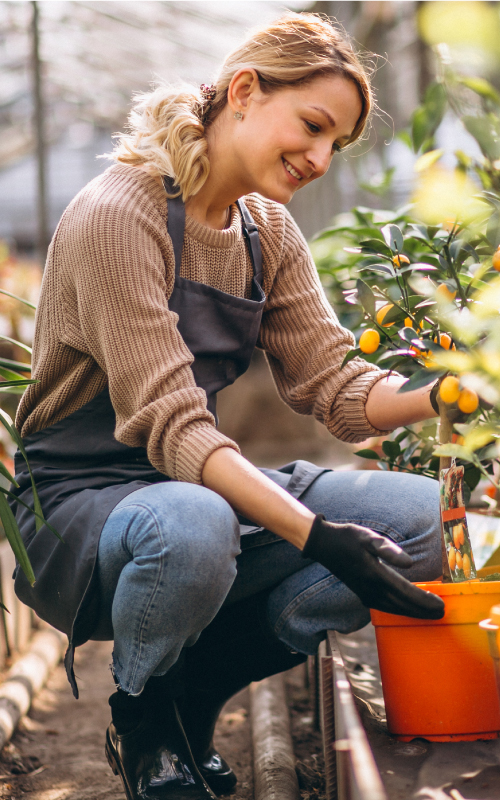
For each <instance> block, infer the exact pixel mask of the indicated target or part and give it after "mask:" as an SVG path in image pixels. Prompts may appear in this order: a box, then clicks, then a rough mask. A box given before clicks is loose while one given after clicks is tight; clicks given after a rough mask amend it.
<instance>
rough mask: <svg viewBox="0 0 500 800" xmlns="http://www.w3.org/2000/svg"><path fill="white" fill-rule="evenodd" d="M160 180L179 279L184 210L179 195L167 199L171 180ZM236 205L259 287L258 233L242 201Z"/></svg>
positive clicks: (171, 188)
mask: <svg viewBox="0 0 500 800" xmlns="http://www.w3.org/2000/svg"><path fill="white" fill-rule="evenodd" d="M162 179H163V185H164V186H165V191H166V193H167V207H168V215H167V231H168V235H169V236H170V238H171V240H172V246H173V248H174V257H175V274H176V276H177V277H179V276H180V272H181V258H182V246H183V244H184V227H185V224H186V209H185V207H184V203H183V201H182V197H181V195H179V196H178V197H168V195H169V194H171V193H172V192H173V191H174V186H175V183H174V180H173V178H169V177H168V176H167V175H163V176H162ZM236 205H237V206H238V208H239V211H240V214H241V217H242V229H243V236H244V237H245V240H246V243H247V247H248V251H249V253H250V258H251V260H252V266H253V274H254V277H255V279H256V281H257V283H258V284H259V286H260V285H261V284H262V249H261V246H260V239H259V231H258V228H257V225H256V224H255V222H254V221H253V218H252V215H251V214H250V212H249V210H248V208H247V207H246V205H245V203H244V202H243V200H237V201H236Z"/></svg>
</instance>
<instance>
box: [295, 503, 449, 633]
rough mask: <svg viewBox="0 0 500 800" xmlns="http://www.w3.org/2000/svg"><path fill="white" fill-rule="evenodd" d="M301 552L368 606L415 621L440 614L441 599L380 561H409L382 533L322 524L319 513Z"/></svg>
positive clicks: (403, 564)
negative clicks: (327, 571) (332, 575)
mask: <svg viewBox="0 0 500 800" xmlns="http://www.w3.org/2000/svg"><path fill="white" fill-rule="evenodd" d="M302 556H303V557H304V558H312V559H314V561H318V562H319V563H320V564H323V566H324V567H326V568H327V569H329V570H330V572H333V574H334V575H336V576H337V578H339V580H341V581H342V582H343V583H345V585H346V586H348V587H349V589H351V590H352V591H353V592H354V593H355V594H357V595H358V597H359V599H360V600H361V602H362V603H363V604H364V605H365V606H367V608H376V609H378V610H379V611H387V612H388V613H389V614H402V615H403V616H405V617H416V618H417V619H441V617H443V616H444V603H443V601H442V600H441V598H440V597H438V596H437V595H435V594H432V593H431V592H424V591H423V590H422V589H417V587H416V586H414V585H413V584H412V583H410V581H408V580H406V578H403V577H402V576H401V575H400V574H399V573H398V572H395V570H393V569H391V568H390V567H388V566H387V565H386V564H384V563H383V562H382V561H380V559H383V560H384V561H387V562H388V563H389V564H393V565H394V566H395V567H403V568H408V567H410V566H411V565H412V563H413V562H412V559H411V557H410V556H409V555H408V553H405V552H404V551H403V550H402V549H401V548H400V547H398V545H397V544H395V543H394V542H392V541H391V540H390V539H386V538H385V536H380V535H379V534H378V533H374V531H371V530H369V529H368V528H364V527H362V526H361V525H354V524H346V525H338V524H336V523H334V522H326V521H325V518H324V516H323V514H318V515H317V516H316V518H315V520H314V522H313V525H312V528H311V532H310V534H309V537H308V539H307V542H306V546H305V547H304V549H303V551H302Z"/></svg>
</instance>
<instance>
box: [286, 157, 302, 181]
mask: <svg viewBox="0 0 500 800" xmlns="http://www.w3.org/2000/svg"><path fill="white" fill-rule="evenodd" d="M281 160H282V161H283V165H284V167H285V169H286V171H287V172H289V173H290V175H291V176H292V177H293V178H295V179H296V180H298V181H301V180H302V178H303V177H304V176H303V175H301V174H300V172H297V170H296V169H294V167H292V165H291V164H289V163H288V161H286V159H284V158H282V159H281Z"/></svg>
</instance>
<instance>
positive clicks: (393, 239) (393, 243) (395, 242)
mask: <svg viewBox="0 0 500 800" xmlns="http://www.w3.org/2000/svg"><path fill="white" fill-rule="evenodd" d="M381 232H382V236H383V237H384V239H385V243H386V245H387V246H388V247H390V248H391V250H392V252H393V253H401V252H402V251H403V246H404V245H403V234H402V233H401V229H400V228H399V227H398V226H397V225H384V227H383V228H381Z"/></svg>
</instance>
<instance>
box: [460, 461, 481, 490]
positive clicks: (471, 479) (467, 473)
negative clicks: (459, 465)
mask: <svg viewBox="0 0 500 800" xmlns="http://www.w3.org/2000/svg"><path fill="white" fill-rule="evenodd" d="M464 480H465V481H466V483H467V485H468V487H469V489H470V490H471V492H473V491H474V489H475V488H476V486H477V485H478V483H479V481H480V480H481V470H479V469H478V468H477V467H476V466H474V465H473V464H467V466H466V467H465V470H464Z"/></svg>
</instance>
